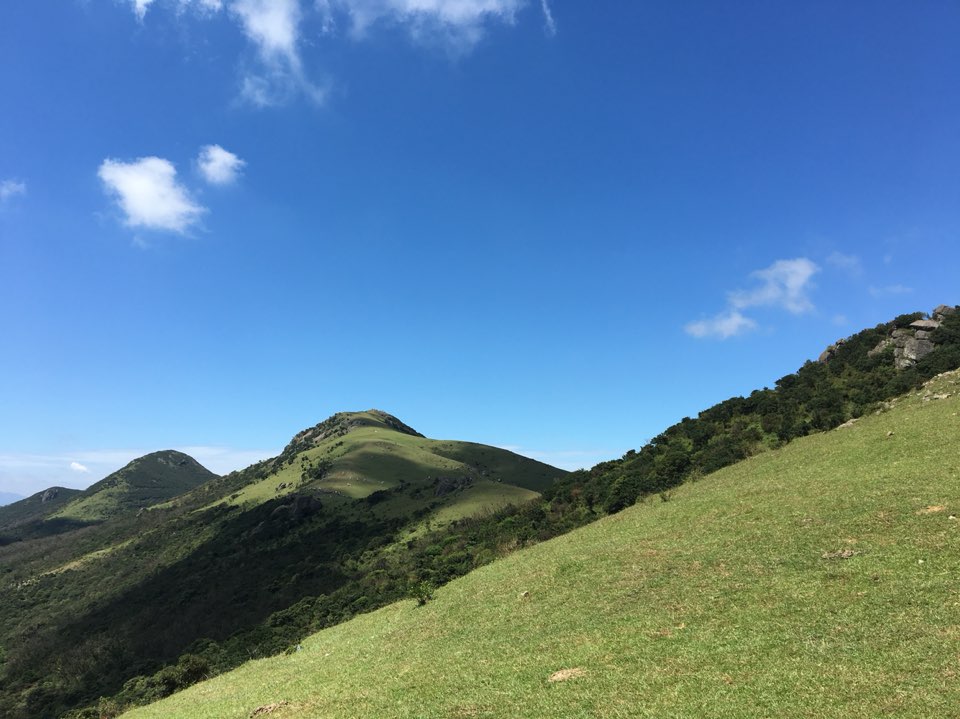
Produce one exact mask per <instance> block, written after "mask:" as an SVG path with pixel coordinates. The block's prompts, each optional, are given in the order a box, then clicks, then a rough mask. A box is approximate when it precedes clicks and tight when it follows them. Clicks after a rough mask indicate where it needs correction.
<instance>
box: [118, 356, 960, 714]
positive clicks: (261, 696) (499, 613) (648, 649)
mask: <svg viewBox="0 0 960 719" xmlns="http://www.w3.org/2000/svg"><path fill="white" fill-rule="evenodd" d="M958 389H960V375H958V374H957V373H953V374H951V375H949V376H946V377H944V378H940V379H938V380H936V381H935V383H934V385H933V386H932V388H931V389H928V390H925V391H923V392H921V393H919V394H917V395H911V396H910V397H907V398H905V399H902V400H900V401H898V402H896V403H895V405H894V406H893V408H892V409H890V411H888V412H885V413H883V414H880V415H875V416H869V417H866V418H864V419H862V420H860V421H859V422H857V423H855V424H854V425H853V426H851V427H847V428H843V429H839V430H836V431H833V432H830V433H827V434H823V435H817V436H811V437H808V438H805V439H801V440H797V441H796V442H794V443H792V444H790V445H788V446H787V447H786V448H784V449H782V450H778V451H774V452H768V453H765V454H762V455H759V456H757V457H754V458H753V459H750V460H747V461H744V462H741V463H740V464H738V465H735V466H732V467H729V468H727V469H725V470H721V471H720V472H717V473H716V474H714V475H711V476H709V477H707V478H705V479H704V480H702V481H700V482H697V483H695V484H688V485H685V486H683V487H680V488H678V489H676V490H674V491H673V492H672V493H671V494H670V495H669V501H661V500H660V499H659V498H656V497H654V498H653V499H652V500H649V501H648V502H647V503H645V504H640V505H637V506H635V507H633V508H631V509H628V510H626V511H624V512H622V513H620V514H618V515H615V516H612V517H609V518H607V519H604V520H601V521H599V522H597V523H595V524H593V525H590V526H588V527H585V528H583V529H581V530H578V531H576V532H573V533H571V534H568V535H565V536H563V537H560V538H557V539H555V540H552V541H550V542H546V543H544V544H541V545H538V546H535V547H532V548H530V549H528V550H524V551H522V552H518V553H516V554H513V555H511V556H509V557H507V558H505V559H502V560H500V561H498V562H495V563H494V564H492V565H489V566H487V567H484V568H482V569H479V570H477V571H475V572H473V573H472V574H470V575H468V576H466V577H464V578H462V579H459V580H456V581H454V582H452V583H450V584H449V585H447V586H445V587H443V588H441V589H440V590H438V591H437V592H436V593H435V597H434V599H433V600H432V601H430V602H428V603H427V604H426V606H423V607H417V606H415V603H414V602H412V601H408V602H401V603H399V604H395V605H392V606H389V607H387V608H385V609H382V610H380V611H377V612H374V613H371V614H368V615H364V616H361V617H359V618H357V619H354V620H352V621H350V622H348V623H346V624H342V625H339V626H336V627H333V628H331V629H327V630H324V631H322V632H320V633H318V634H316V635H314V636H312V637H310V638H309V639H307V640H306V641H304V642H303V644H302V651H300V652H298V653H295V654H292V655H289V656H280V657H275V658H272V659H267V660H261V661H255V662H250V663H248V664H246V665H244V666H243V667H241V668H239V669H237V670H235V671H233V672H231V673H229V674H225V675H222V676H220V677H217V678H214V679H213V680H211V681H208V682H205V683H203V684H200V685H197V686H195V687H192V688H190V689H188V690H186V691H184V692H182V693H180V694H177V695H174V696H172V697H170V698H168V699H167V700H165V701H163V702H160V703H158V704H155V705H152V706H150V707H145V708H142V709H139V710H135V711H133V712H130V713H129V714H128V715H126V716H129V717H130V718H131V719H147V718H149V717H164V718H167V717H173V718H176V717H183V718H185V719H187V718H189V719H227V718H229V717H237V718H240V717H244V718H245V717H249V716H250V715H251V712H253V711H254V710H255V709H256V708H257V707H260V706H263V705H268V704H271V703H275V702H287V703H286V704H285V705H284V706H282V707H280V708H278V709H276V711H274V712H272V713H270V714H269V716H270V717H271V719H288V718H291V717H397V718H400V717H402V718H409V719H413V718H419V717H445V718H455V717H529V718H531V719H532V718H534V717H536V718H540V717H704V716H709V717H730V718H734V717H736V718H737V719H740V718H753V717H756V718H758V719H759V718H760V717H764V718H767V717H811V718H815V719H828V718H832V717H837V718H840V717H844V718H847V717H862V718H864V719H867V718H871V719H872V718H873V717H881V716H896V717H917V718H918V719H920V718H924V719H926V718H929V717H938V716H944V717H946V716H951V715H954V716H955V715H956V714H955V712H956V707H957V706H960V683H958V675H960V593H958V585H957V576H958V573H960V520H957V519H954V518H953V517H955V516H956V515H957V514H958V513H960V442H958V441H957V440H958V435H960V419H958V411H960V400H958V397H957V391H958ZM941 393H949V394H950V395H951V396H950V397H949V398H947V399H933V398H930V397H932V396H937V395H938V394H941ZM924 395H926V397H927V398H928V399H924ZM891 432H892V433H893V434H892V435H891V434H890V433H891ZM838 553H845V554H846V555H848V556H849V558H846V559H842V558H839V556H837V555H838ZM564 669H577V670H580V673H581V674H580V676H576V677H574V678H572V679H570V680H568V681H563V682H550V681H549V678H550V677H551V675H552V674H553V673H554V672H557V671H559V670H564Z"/></svg>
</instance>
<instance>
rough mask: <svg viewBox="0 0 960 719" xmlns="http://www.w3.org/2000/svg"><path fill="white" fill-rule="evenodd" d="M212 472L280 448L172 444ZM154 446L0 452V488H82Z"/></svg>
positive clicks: (28, 492)
mask: <svg viewBox="0 0 960 719" xmlns="http://www.w3.org/2000/svg"><path fill="white" fill-rule="evenodd" d="M169 449H175V450H177V451H180V452H184V453H185V454H189V455H190V456H191V457H193V458H194V459H196V460H197V461H198V462H200V464H202V465H203V466H204V467H206V468H207V469H209V470H210V471H211V472H214V473H215V474H221V475H223V474H228V473H229V472H233V471H234V470H238V469H243V468H244V467H249V466H250V465H251V464H254V463H256V462H259V461H260V460H263V459H268V458H270V457H276V456H277V455H278V454H280V449H236V448H233V447H223V446H211V445H199V446H175V447H170V448H169ZM154 451H156V449H105V450H87V451H80V452H72V453H70V454H29V453H20V454H0V490H2V491H9V492H13V493H16V494H20V495H23V496H30V495H32V494H35V493H36V492H40V491H42V490H44V489H48V488H49V487H57V486H59V487H71V488H74V489H86V488H87V487H88V486H90V485H91V484H93V483H94V482H96V481H99V480H100V479H103V478H104V477H106V476H108V475H110V474H111V473H113V472H116V471H117V470H118V469H121V468H122V467H124V466H125V465H126V464H128V463H129V462H131V461H132V460H134V459H136V458H137V457H142V456H144V455H145V454H149V453H150V452H154Z"/></svg>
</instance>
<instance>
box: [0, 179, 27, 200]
mask: <svg viewBox="0 0 960 719" xmlns="http://www.w3.org/2000/svg"><path fill="white" fill-rule="evenodd" d="M26 194H27V185H26V183H25V182H20V181H19V180H0V203H4V202H6V201H7V200H9V199H10V198H12V197H17V196H19V195H26Z"/></svg>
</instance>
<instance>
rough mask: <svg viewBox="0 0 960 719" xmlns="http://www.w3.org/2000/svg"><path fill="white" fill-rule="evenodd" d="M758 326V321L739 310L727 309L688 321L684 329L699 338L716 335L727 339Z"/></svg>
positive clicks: (718, 337)
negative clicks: (708, 316)
mask: <svg viewBox="0 0 960 719" xmlns="http://www.w3.org/2000/svg"><path fill="white" fill-rule="evenodd" d="M756 328H757V323H756V322H754V321H753V320H752V319H750V318H749V317H744V316H743V315H742V314H741V313H740V311H739V310H727V311H726V312H721V313H720V314H718V315H716V316H715V317H710V318H709V319H705V320H697V321H695V322H688V323H687V324H686V325H684V327H683V330H684V332H686V333H687V334H688V335H690V336H691V337H696V338H697V339H705V338H708V337H715V338H717V339H721V340H725V339H728V338H730V337H736V336H737V335H742V334H744V333H746V332H749V331H751V330H754V329H756Z"/></svg>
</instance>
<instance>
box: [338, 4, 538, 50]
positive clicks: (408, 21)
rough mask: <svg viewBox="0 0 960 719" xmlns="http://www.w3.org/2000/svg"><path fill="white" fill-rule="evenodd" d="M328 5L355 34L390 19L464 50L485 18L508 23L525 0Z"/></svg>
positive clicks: (477, 35)
mask: <svg viewBox="0 0 960 719" xmlns="http://www.w3.org/2000/svg"><path fill="white" fill-rule="evenodd" d="M330 4H332V5H335V6H337V7H339V8H341V9H342V10H343V11H344V12H346V14H347V15H349V17H350V20H351V25H352V28H353V31H354V33H355V34H357V35H363V34H364V33H365V32H366V31H367V29H368V28H369V27H370V26H371V25H373V24H375V23H377V22H394V23H398V24H402V25H405V26H406V27H407V28H408V29H409V31H410V33H411V35H412V36H413V37H414V39H416V40H421V41H434V40H436V39H440V40H442V41H443V42H444V43H445V44H447V45H448V46H450V47H451V48H453V49H457V50H460V51H466V50H469V49H470V48H472V47H473V46H474V45H475V44H476V43H477V42H478V41H479V40H480V39H481V37H482V36H483V29H484V25H485V23H487V22H488V21H490V20H496V21H499V22H503V23H507V24H510V25H512V24H513V23H514V22H515V20H516V14H517V11H518V10H519V9H520V8H521V7H523V6H524V5H525V4H526V1H525V0H331V3H330ZM547 10H549V8H548V7H547ZM551 19H552V18H551Z"/></svg>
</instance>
